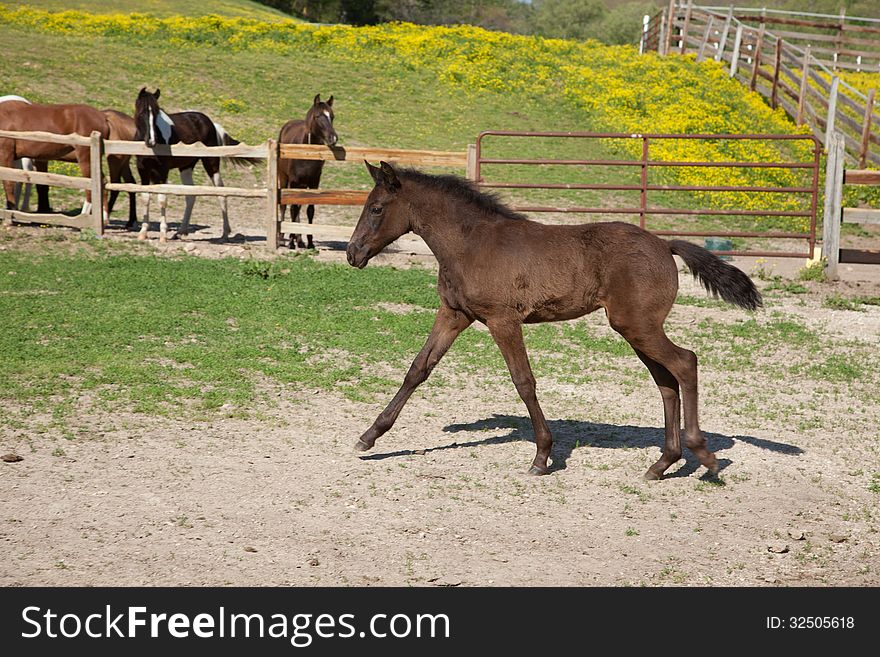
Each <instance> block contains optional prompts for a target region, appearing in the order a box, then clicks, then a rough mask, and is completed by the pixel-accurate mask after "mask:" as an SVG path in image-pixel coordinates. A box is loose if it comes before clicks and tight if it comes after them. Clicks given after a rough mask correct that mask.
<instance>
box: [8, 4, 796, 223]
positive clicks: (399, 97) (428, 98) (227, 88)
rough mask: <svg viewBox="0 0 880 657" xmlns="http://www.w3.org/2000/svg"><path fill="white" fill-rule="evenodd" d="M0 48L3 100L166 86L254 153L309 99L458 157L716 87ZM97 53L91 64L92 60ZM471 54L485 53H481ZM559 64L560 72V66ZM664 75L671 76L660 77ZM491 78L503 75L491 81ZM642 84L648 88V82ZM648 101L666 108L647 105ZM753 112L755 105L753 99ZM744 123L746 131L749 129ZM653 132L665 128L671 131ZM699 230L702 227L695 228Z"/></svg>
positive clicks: (353, 182) (357, 59) (239, 57)
mask: <svg viewBox="0 0 880 657" xmlns="http://www.w3.org/2000/svg"><path fill="white" fill-rule="evenodd" d="M132 4H133V3H132ZM128 8H131V7H130V6H129V5H128V4H123V5H122V6H120V7H119V9H120V10H126V9H128ZM414 34H415V32H414ZM475 38H479V35H477V37H475ZM306 42H307V40H306ZM275 43H276V45H277V43H278V42H275ZM270 45H271V44H270ZM0 46H2V47H3V51H4V52H6V53H11V55H10V56H9V57H7V58H5V59H4V60H2V61H0V80H2V82H0V93H18V94H22V95H25V96H27V97H29V98H31V99H32V100H36V101H43V102H64V101H68V102H69V101H78V102H86V103H89V104H93V105H96V106H102V107H104V106H113V107H117V108H119V109H123V110H126V109H128V111H131V110H130V107H131V105H132V99H133V97H134V94H135V93H136V90H137V88H139V87H140V86H142V85H144V84H148V85H152V86H157V85H158V86H160V87H161V88H162V89H163V92H164V93H163V100H164V102H165V103H166V107H167V108H168V109H170V110H178V109H185V108H186V109H200V110H202V111H205V112H207V113H209V114H211V115H212V116H214V117H217V118H218V119H220V120H222V122H223V124H224V125H225V126H226V128H227V129H228V130H229V131H230V132H231V133H232V134H233V135H235V136H237V137H238V138H240V139H244V140H246V141H248V142H251V143H254V142H259V141H262V140H264V139H266V138H267V137H269V136H274V135H275V134H277V131H278V129H279V127H280V126H281V125H282V124H283V123H284V122H285V121H287V120H289V119H290V118H299V117H301V116H302V115H303V114H304V112H305V110H306V108H307V107H308V104H309V102H310V100H311V98H312V96H313V95H314V94H315V93H317V92H321V93H323V94H324V95H325V96H326V95H328V94H330V93H333V94H334V95H335V97H336V99H337V102H338V104H337V110H338V111H337V128H338V131H339V133H340V135H341V138H342V140H343V143H348V144H352V145H356V144H367V145H380V144H381V145H383V146H399V147H410V148H437V149H463V148H464V147H465V145H466V144H467V143H471V142H473V141H474V139H475V137H476V135H477V134H478V133H479V132H480V131H481V130H485V129H512V130H563V131H566V130H577V131H589V130H599V131H607V130H608V129H609V126H608V125H607V124H608V122H609V118H608V114H607V110H608V108H609V107H615V106H617V107H620V108H626V107H629V106H630V104H631V103H636V105H633V106H632V107H633V109H636V108H637V106H640V105H641V104H643V102H648V100H645V99H638V98H633V97H632V96H631V93H630V92H631V90H632V89H633V88H637V87H638V86H639V85H641V84H645V85H653V88H654V91H652V93H655V94H656V88H657V85H658V84H661V85H662V83H663V82H664V81H668V80H669V79H670V77H669V76H673V77H674V78H675V79H676V80H677V81H678V82H677V84H681V81H682V79H684V80H685V81H686V83H687V84H690V81H691V80H692V81H693V83H694V84H696V85H704V86H706V88H707V89H709V88H714V87H715V86H717V84H718V81H717V80H715V81H712V80H711V79H707V80H705V81H703V80H700V78H699V77H697V78H694V77H693V76H696V75H698V70H697V67H695V66H694V65H693V63H689V62H688V61H687V60H683V61H678V60H674V58H670V59H669V60H668V61H663V62H657V61H654V60H649V59H646V60H641V59H636V56H635V55H633V54H631V53H629V51H620V53H619V54H614V55H610V56H609V55H607V54H606V55H603V57H604V60H605V61H603V62H602V63H595V67H596V68H595V69H592V70H591V69H589V66H590V62H591V61H593V60H591V59H589V54H587V55H586V57H587V60H585V61H583V62H581V61H580V60H572V59H570V58H566V57H562V58H560V59H553V58H552V57H551V58H550V60H549V64H548V63H541V64H540V65H538V66H539V68H538V69H537V70H538V71H539V72H540V73H542V74H543V73H546V71H547V70H548V69H547V66H550V67H551V68H550V69H549V70H551V71H552V70H553V67H556V69H557V74H558V75H563V76H565V75H569V76H572V77H571V78H570V79H569V80H568V82H567V84H568V85H569V88H568V89H567V91H566V93H565V94H562V95H560V94H559V93H557V92H556V91H555V87H553V86H552V85H551V86H550V87H549V91H548V87H547V85H546V82H543V83H541V82H539V83H538V85H536V86H537V88H535V89H530V88H528V87H526V88H525V89H519V90H517V91H515V92H511V91H509V90H507V89H504V88H503V85H501V88H499V89H498V90H494V84H495V81H493V80H492V79H490V80H489V83H488V84H482V86H481V85H480V84H469V83H468V82H467V81H465V82H461V83H450V82H449V81H441V79H438V75H439V76H440V77H442V75H443V73H442V63H438V64H437V65H434V64H433V63H431V62H432V61H436V60H437V57H436V55H435V54H434V53H431V52H430V51H425V50H424V48H422V47H419V50H418V51H417V52H416V53H415V54H414V55H413V57H414V59H412V58H410V57H408V56H406V55H405V54H403V55H402V56H401V55H395V54H394V53H393V52H392V53H391V54H390V56H389V54H388V53H384V52H382V51H381V47H380V48H379V49H376V50H375V52H376V54H375V55H374V56H373V57H370V56H354V57H350V56H345V55H342V56H340V54H339V52H338V51H337V52H335V53H334V52H333V47H330V48H328V50H327V51H321V50H316V49H312V50H310V51H308V52H306V51H304V50H303V49H300V50H296V49H291V48H289V47H281V48H279V47H269V46H267V47H265V48H262V47H253V48H248V47H245V48H243V49H237V50H232V49H230V48H228V47H223V46H222V45H210V44H209V43H190V42H183V43H180V42H176V43H174V42H169V41H168V40H166V39H162V38H143V39H137V40H132V39H127V38H119V37H114V36H97V35H93V34H92V35H82V34H78V33H76V32H74V33H65V34H63V35H62V34H57V33H51V34H47V33H45V32H36V33H34V32H32V31H30V29H29V28H28V29H21V28H20V27H19V26H13V25H0ZM487 47H490V48H492V47H497V46H487ZM501 47H502V48H503V47H508V48H509V47H510V46H504V45H502V46H501ZM369 48H374V49H375V48H376V47H375V46H368V48H367V50H366V51H365V52H366V53H369V52H370V50H369ZM461 48H463V49H464V48H474V45H472V44H467V43H465V44H463V45H462V46H461ZM609 52H610V51H609ZM614 52H615V53H617V51H614ZM96 53H99V54H98V55H97V56H96ZM423 53H427V54H423ZM474 54H475V55H477V57H484V56H485V55H484V54H483V53H480V52H479V51H477V52H475V53H474ZM546 56H547V55H546V54H545V55H544V57H545V58H546ZM618 56H620V57H628V58H629V59H628V60H627V61H626V64H625V66H626V70H627V71H628V72H627V73H626V74H625V75H629V76H635V77H632V79H630V80H629V81H628V82H627V81H626V78H623V80H622V79H620V76H618V78H617V79H615V80H614V81H613V82H612V80H611V79H610V78H609V77H608V75H609V72H610V71H611V70H612V69H613V68H614V66H613V64H614V57H618ZM643 61H644V62H645V64H644V66H645V67H646V68H645V69H644V70H642V66H643V63H642V62H643ZM560 64H564V65H565V67H564V68H562V69H560V68H559V66H560ZM456 65H458V64H456ZM527 65H528V64H527ZM572 65H574V66H572ZM437 66H441V69H440V70H438V68H437ZM481 66H482V63H480V62H479V61H477V63H476V64H474V67H473V70H480V67H481ZM658 66H659V67H660V68H659V69H658V68H657V67H658ZM541 67H543V68H541ZM609 67H610V68H609ZM664 69H666V70H667V72H668V74H669V75H668V76H665V75H664V74H663V70H664ZM447 72H448V71H447ZM458 73H460V74H463V75H465V76H467V75H470V74H471V73H470V72H469V71H468V70H467V69H459V71H458ZM496 74H499V73H492V74H491V75H496ZM500 74H502V75H503V73H500ZM647 74H649V75H650V77H649V78H645V77H644V76H645V75H647ZM536 82H537V80H536ZM540 84H544V86H543V87H540ZM584 85H598V91H597V93H599V94H602V93H607V94H608V96H607V98H602V96H601V95H599V96H598V97H597V95H596V94H595V93H592V92H591V93H589V94H587V97H586V98H583V99H579V98H578V97H577V94H578V90H581V89H583V88H584ZM628 87H629V88H628ZM733 89H734V90H735V92H736V94H738V95H739V96H742V99H735V100H734V101H733V107H735V109H731V110H730V111H733V112H735V113H736V114H737V115H740V114H741V115H742V116H743V117H744V123H743V125H744V127H746V126H748V127H752V128H754V129H755V130H756V131H761V130H762V129H763V130H766V131H771V132H772V131H779V128H774V127H772V126H770V127H767V124H766V121H767V120H768V117H767V116H763V117H760V118H759V117H758V116H757V115H756V114H754V109H753V108H754V107H756V105H755V104H754V102H753V101H751V100H748V101H747V100H746V97H747V96H748V94H746V93H745V92H743V91H742V90H741V88H739V87H738V86H734V87H733ZM697 95H699V94H697ZM653 102H660V103H663V102H667V101H665V100H657V99H656V98H655V100H654V101H653ZM706 103H708V105H706ZM703 105H706V107H702V106H701V107H700V108H699V110H698V111H697V114H698V115H701V116H702V115H705V116H706V117H707V118H708V119H709V120H714V119H713V116H712V112H711V111H709V110H708V109H707V108H708V106H709V105H711V101H708V100H707V101H706V102H705V103H703ZM757 106H759V107H761V105H760V102H758V105H757ZM694 109H695V103H688V104H686V105H683V106H682V112H681V113H680V114H681V116H682V117H685V120H686V121H689V122H692V121H693V118H692V117H693V114H694ZM619 111H620V110H618V112H619ZM623 111H624V112H625V111H626V110H625V109H624V110H623ZM640 111H643V112H646V117H647V118H646V120H645V121H644V122H642V123H640V124H639V125H637V126H629V125H621V126H620V127H619V128H618V129H620V130H623V131H626V132H630V131H631V130H633V129H635V130H639V131H650V130H651V129H652V127H654V126H652V125H651V124H650V120H651V119H650V117H652V116H654V115H653V114H652V110H651V109H650V108H647V109H646V108H645V107H642V108H641V110H640ZM751 120H753V121H754V126H752V125H750V123H749V122H750V121H751ZM773 121H777V118H773ZM784 123H785V122H783V124H784ZM773 125H774V126H775V125H776V124H773ZM655 129H659V130H660V131H664V132H665V131H667V130H668V129H669V125H668V122H667V123H665V124H663V125H660V126H658V127H657V128H655ZM708 129H713V128H711V127H710V128H708ZM714 129H715V130H719V129H718V128H714ZM789 129H790V128H789ZM720 131H722V132H723V131H725V130H724V129H723V128H722V129H720ZM548 146H549V148H548ZM488 153H489V155H490V156H500V155H504V154H506V155H513V156H516V157H546V156H547V155H548V153H552V155H553V156H556V157H577V158H601V159H606V158H609V157H613V156H614V152H612V147H610V146H609V145H608V144H602V143H598V142H582V141H571V140H568V141H559V142H557V143H555V144H549V145H548V144H540V143H537V142H535V141H525V142H524V141H518V142H516V143H513V142H511V143H508V144H499V143H498V142H497V141H496V142H494V145H493V147H492V150H490V151H489V152H488ZM637 173H638V172H637V171H636V170H634V169H619V168H618V169H615V168H613V167H607V168H595V169H593V170H592V171H591V172H590V174H589V175H590V176H592V178H591V180H590V181H591V182H597V183H615V182H617V183H621V182H622V183H627V184H636V183H637V182H638V179H637ZM484 175H485V177H486V178H488V179H495V180H529V179H531V178H532V177H534V169H524V168H519V169H517V168H515V167H511V168H507V169H504V170H503V171H502V170H501V169H500V168H498V167H495V168H491V167H490V168H488V169H487V170H485V171H484ZM541 175H542V177H543V178H544V179H545V180H547V181H549V182H572V181H575V180H579V181H583V180H584V172H583V171H582V170H578V168H574V167H556V168H544V170H543V171H542V174H541ZM233 182H235V180H234V179H233ZM324 184H325V186H327V187H330V186H345V187H351V186H365V185H367V184H368V179H367V178H366V176H365V175H364V174H363V172H362V171H358V170H357V169H354V168H352V167H335V166H334V167H329V169H328V171H327V174H326V177H325V181H324ZM668 196H669V195H664V194H657V195H656V196H654V197H653V198H652V202H653V203H654V204H656V205H667V206H670V205H671V206H673V207H675V206H684V207H693V206H694V205H696V204H698V203H699V202H698V201H696V200H694V199H691V198H688V197H685V198H682V195H678V198H676V199H675V200H671V199H670V198H668ZM525 200H527V201H528V202H529V203H530V204H535V203H540V204H551V205H558V204H562V205H566V204H569V205H587V206H597V205H598V206H601V205H617V206H620V205H622V204H626V205H630V206H632V205H636V204H637V196H636V195H635V194H632V193H627V192H620V193H615V192H598V193H597V192H569V193H560V192H557V191H552V192H533V193H530V194H529V195H528V198H527V199H525ZM706 223H707V222H706V221H703V222H702V225H704V226H705V225H706ZM731 223H734V222H731V221H730V220H728V224H731ZM652 225H653V226H656V227H658V228H660V227H665V226H666V225H668V224H666V221H665V220H663V219H662V218H658V219H656V220H654V223H653V224H652ZM735 226H736V227H738V228H741V229H743V228H751V227H752V222H751V221H746V220H739V221H737V222H735Z"/></svg>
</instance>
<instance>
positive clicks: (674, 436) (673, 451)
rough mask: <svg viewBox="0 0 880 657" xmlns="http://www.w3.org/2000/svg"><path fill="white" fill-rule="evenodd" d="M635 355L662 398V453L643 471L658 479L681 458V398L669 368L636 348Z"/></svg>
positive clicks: (647, 476) (651, 478)
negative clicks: (664, 437)
mask: <svg viewBox="0 0 880 657" xmlns="http://www.w3.org/2000/svg"><path fill="white" fill-rule="evenodd" d="M636 355H637V356H638V357H639V359H640V360H641V361H642V362H643V363H644V364H645V367H647V368H648V371H649V372H650V373H651V376H652V377H653V378H654V382H655V383H656V384H657V387H658V388H659V389H660V396H661V397H662V398H663V422H664V425H665V433H666V440H665V442H664V445H663V454H662V455H661V456H660V459H659V460H658V461H657V462H656V463H655V464H654V465H652V466H651V467H650V468H648V471H647V472H646V473H645V479H648V480H655V479H660V477H662V476H663V473H664V472H666V470H667V469H668V468H669V467H670V466H671V465H673V464H674V463H675V462H676V461H678V459H680V458H681V398H680V397H679V393H678V390H679V388H678V380H676V378H675V377H674V376H672V373H671V372H670V371H669V370H667V369H666V368H665V367H663V366H662V365H661V364H660V363H658V362H657V361H655V360H651V359H650V358H648V357H647V356H646V355H645V354H643V353H642V352H641V351H639V350H636Z"/></svg>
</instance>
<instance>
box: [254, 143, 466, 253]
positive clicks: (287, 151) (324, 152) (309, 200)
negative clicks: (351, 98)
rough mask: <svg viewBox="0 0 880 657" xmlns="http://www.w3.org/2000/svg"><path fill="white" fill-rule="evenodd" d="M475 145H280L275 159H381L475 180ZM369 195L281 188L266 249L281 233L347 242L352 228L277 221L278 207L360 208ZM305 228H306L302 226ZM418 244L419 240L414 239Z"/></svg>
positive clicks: (353, 161)
mask: <svg viewBox="0 0 880 657" xmlns="http://www.w3.org/2000/svg"><path fill="white" fill-rule="evenodd" d="M473 149H474V146H473V145H470V146H469V147H468V150H467V151H427V150H404V149H393V148H361V147H341V146H337V147H334V148H332V149H330V148H327V147H326V146H321V145H316V144H279V145H278V155H277V159H278V160H290V159H294V160H323V161H325V162H343V163H351V164H357V165H360V166H363V161H364V160H369V161H372V162H378V161H380V160H384V161H386V162H390V163H392V164H410V165H413V166H421V167H424V166H434V167H448V168H456V169H463V170H465V171H466V175H467V177H468V178H469V179H471V180H473V179H474V174H473V170H474V169H473V162H474V161H475V160H474V155H473V153H474V151H473ZM368 195H369V191H368V190H363V189H321V190H317V189H280V190H278V203H277V205H276V215H275V217H274V219H273V218H271V217H270V218H269V222H268V224H267V226H266V228H267V238H266V239H267V240H268V242H269V248H275V247H276V246H277V245H278V242H279V238H280V234H281V233H303V234H309V235H322V236H325V237H340V238H345V239H348V238H349V237H350V236H351V233H352V231H353V228H352V227H351V226H333V225H326V224H302V223H297V222H294V221H278V216H277V212H278V208H279V207H280V206H281V205H310V204H311V205H356V206H360V205H363V204H364V202H365V201H366V200H367V196H368ZM306 225H308V229H306V228H305V226H306ZM413 239H414V240H415V241H419V239H418V238H413Z"/></svg>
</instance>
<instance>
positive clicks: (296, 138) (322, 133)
mask: <svg viewBox="0 0 880 657" xmlns="http://www.w3.org/2000/svg"><path fill="white" fill-rule="evenodd" d="M333 118H334V114H333V96H330V98H328V99H327V101H326V102H323V101H321V94H318V95H316V96H315V99H314V100H313V101H312V106H311V107H310V108H309V111H308V112H307V113H306V118H305V120H294V121H288V122H287V123H285V124H284V126H283V127H282V128H281V133H280V134H279V135H278V143H279V144H326V145H327V146H330V147H333V146H335V145H336V142H337V141H338V139H339V138H338V137H337V135H336V130H335V129H334V128H333ZM323 170H324V161H323V160H280V161H279V162H278V185H279V187H280V188H281V189H286V188H290V187H293V188H297V189H317V188H318V183H320V182H321V172H322V171H323ZM286 211H287V206H286V205H282V206H281V221H284V214H285V212H286ZM299 211H300V206H299V205H294V206H292V207H291V209H290V215H291V218H292V220H293V221H299ZM306 216H307V217H308V219H309V223H312V220H313V219H314V218H315V206H314V205H309V206H308V207H306ZM307 240H308V248H310V249H311V248H314V243H313V242H312V236H311V235H308V236H307ZM295 246H299V247H300V248H303V247H305V246H306V244H304V243H303V241H302V236H301V235H291V236H290V248H294V247H295Z"/></svg>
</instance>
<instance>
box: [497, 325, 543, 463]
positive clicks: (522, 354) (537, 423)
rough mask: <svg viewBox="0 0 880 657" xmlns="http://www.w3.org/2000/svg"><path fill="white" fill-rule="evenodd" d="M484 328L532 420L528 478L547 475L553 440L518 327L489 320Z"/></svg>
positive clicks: (520, 328)
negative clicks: (532, 451) (535, 449)
mask: <svg viewBox="0 0 880 657" xmlns="http://www.w3.org/2000/svg"><path fill="white" fill-rule="evenodd" d="M487 326H488V327H489V333H491V334H492V338H493V339H494V340H495V344H497V345H498V348H499V349H500V350H501V354H502V355H503V356H504V361H505V362H506V363H507V369H508V370H510V378H512V379H513V385H515V386H516V391H517V392H518V393H519V396H520V397H521V398H522V400H523V401H524V402H525V404H526V408H528V409H529V416H530V417H531V418H532V427H533V428H534V430H535V443H536V444H537V446H538V452H537V454H535V460H534V461H532V467H531V468H529V474H530V475H542V474H547V470H548V468H547V459H548V458H550V450H551V448H552V447H553V437H552V436H551V435H550V428H549V427H548V426H547V420H545V419H544V412H543V411H542V410H541V406H540V405H539V404H538V396H537V394H535V377H534V375H533V374H532V367H531V365H529V355H528V354H527V353H526V345H525V342H523V335H522V324H521V323H520V322H519V320H516V319H503V320H489V321H488V322H487Z"/></svg>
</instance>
